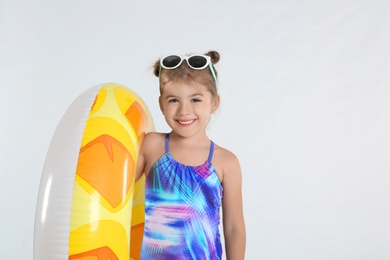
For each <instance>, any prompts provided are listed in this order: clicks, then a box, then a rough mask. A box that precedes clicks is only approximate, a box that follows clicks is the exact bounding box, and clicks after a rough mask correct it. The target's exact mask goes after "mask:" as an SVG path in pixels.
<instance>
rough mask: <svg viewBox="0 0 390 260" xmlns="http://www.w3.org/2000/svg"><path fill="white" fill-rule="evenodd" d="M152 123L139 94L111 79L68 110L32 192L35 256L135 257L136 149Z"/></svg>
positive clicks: (138, 219) (78, 259)
mask: <svg viewBox="0 0 390 260" xmlns="http://www.w3.org/2000/svg"><path fill="white" fill-rule="evenodd" d="M153 128H154V125H153V120H152V117H151V115H150V113H149V111H148V109H147V107H146V105H145V104H144V102H143V101H142V100H141V98H140V97H139V96H138V95H137V94H135V93H134V92H133V91H131V90H130V89H128V88H126V87H124V86H122V85H119V84H115V83H108V84H102V85H99V86H95V87H93V88H91V89H89V90H87V91H85V92H84V93H82V94H81V95H80V96H79V97H78V98H77V99H76V100H75V101H74V102H73V103H72V104H71V106H70V107H69V108H68V110H67V111H66V113H65V115H64V116H63V118H62V119H61V121H60V123H59V124H58V127H57V129H56V131H55V133H54V136H53V139H52V141H51V143H50V146H49V150H48V153H47V157H46V160H45V165H44V169H43V172H42V177H41V184H40V188H39V192H38V202H37V209H36V219H35V228H34V259H36V260H45V259H48V260H55V259H72V260H87V259H91V260H92V259H94V260H101V259H111V260H115V259H140V256H139V253H140V247H141V242H142V235H143V222H144V198H143V195H144V190H143V189H144V185H143V182H144V179H141V180H140V181H138V182H137V183H135V182H134V174H135V168H136V162H137V158H138V153H139V148H140V145H141V143H142V140H143V136H144V135H145V133H147V132H149V131H152V130H153Z"/></svg>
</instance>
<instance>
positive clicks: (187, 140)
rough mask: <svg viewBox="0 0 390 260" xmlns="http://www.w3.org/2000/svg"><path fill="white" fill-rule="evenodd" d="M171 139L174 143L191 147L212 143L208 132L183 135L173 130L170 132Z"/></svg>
mask: <svg viewBox="0 0 390 260" xmlns="http://www.w3.org/2000/svg"><path fill="white" fill-rule="evenodd" d="M169 141H170V142H172V143H176V144H178V145H180V146H189V147H196V146H203V145H209V144H210V139H209V138H208V137H207V135H206V133H202V134H197V135H194V136H191V137H183V136H180V135H178V134H176V133H175V132H173V131H172V132H170V133H169Z"/></svg>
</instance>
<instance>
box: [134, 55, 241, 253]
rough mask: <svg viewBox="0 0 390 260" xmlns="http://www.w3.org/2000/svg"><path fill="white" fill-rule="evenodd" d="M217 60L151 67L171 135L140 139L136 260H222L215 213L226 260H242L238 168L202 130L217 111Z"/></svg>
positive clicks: (167, 61) (177, 59)
mask: <svg viewBox="0 0 390 260" xmlns="http://www.w3.org/2000/svg"><path fill="white" fill-rule="evenodd" d="M219 57H220V56H219V53H218V52H216V51H210V52H208V53H206V54H205V55H201V54H196V55H191V56H186V57H181V56H177V55H171V56H167V57H165V58H163V59H161V60H158V61H157V62H156V64H155V65H154V74H155V75H156V76H157V77H159V79H160V97H159V103H160V109H161V111H162V113H163V115H164V117H165V120H166V122H167V123H168V125H169V126H170V128H171V129H172V131H171V132H170V133H169V134H163V133H149V134H147V135H146V136H145V138H144V140H143V144H142V147H141V150H140V155H139V159H138V163H137V173H136V180H138V179H139V178H140V177H141V175H142V174H143V173H145V174H146V181H145V233H144V238H143V243H142V249H141V258H142V259H147V260H149V259H158V260H160V259H222V245H221V239H220V233H219V227H218V226H219V224H220V207H221V206H222V212H223V218H222V219H223V231H224V232H223V233H224V238H225V251H226V257H227V259H228V260H233V259H240V260H242V259H244V253H245V223H244V217H243V209H242V195H241V169H240V165H239V161H238V160H237V158H236V156H235V155H234V154H233V153H231V152H230V151H228V150H226V149H224V148H222V147H220V146H219V145H216V144H214V143H213V142H212V141H211V140H210V139H209V138H208V137H207V134H206V127H207V124H208V122H209V120H210V116H211V114H213V113H214V112H215V111H216V110H217V109H218V107H219V103H220V97H219V95H218V93H217V72H216V71H215V68H214V66H213V64H216V63H217V62H218V61H219Z"/></svg>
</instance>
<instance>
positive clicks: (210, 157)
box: [207, 141, 214, 163]
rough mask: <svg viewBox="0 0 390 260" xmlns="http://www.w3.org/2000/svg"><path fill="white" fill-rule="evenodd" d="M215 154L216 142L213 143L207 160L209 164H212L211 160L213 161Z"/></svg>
mask: <svg viewBox="0 0 390 260" xmlns="http://www.w3.org/2000/svg"><path fill="white" fill-rule="evenodd" d="M213 154H214V142H213V141H211V144H210V153H209V158H208V159H207V161H208V162H209V163H211V160H212V159H213Z"/></svg>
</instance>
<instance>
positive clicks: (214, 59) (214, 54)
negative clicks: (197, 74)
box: [205, 51, 221, 64]
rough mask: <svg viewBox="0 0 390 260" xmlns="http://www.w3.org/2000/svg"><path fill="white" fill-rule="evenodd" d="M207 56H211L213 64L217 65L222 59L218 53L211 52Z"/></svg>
mask: <svg viewBox="0 0 390 260" xmlns="http://www.w3.org/2000/svg"><path fill="white" fill-rule="evenodd" d="M205 55H207V56H210V58H211V62H212V63H213V64H217V63H218V61H219V58H220V57H221V56H220V55H219V53H218V52H217V51H209V52H207V53H205Z"/></svg>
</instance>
